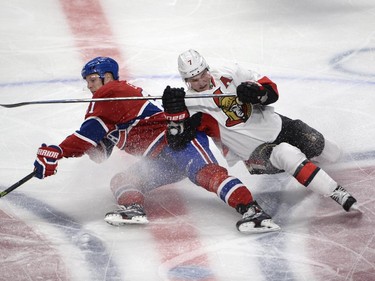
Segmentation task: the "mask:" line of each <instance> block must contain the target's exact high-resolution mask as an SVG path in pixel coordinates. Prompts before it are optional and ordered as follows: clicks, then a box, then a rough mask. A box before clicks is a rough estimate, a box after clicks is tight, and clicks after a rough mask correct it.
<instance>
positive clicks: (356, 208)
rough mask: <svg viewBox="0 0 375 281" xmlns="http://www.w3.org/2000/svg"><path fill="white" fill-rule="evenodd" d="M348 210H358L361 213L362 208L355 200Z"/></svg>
mask: <svg viewBox="0 0 375 281" xmlns="http://www.w3.org/2000/svg"><path fill="white" fill-rule="evenodd" d="M349 212H358V213H363V210H362V209H361V208H360V207H359V204H358V203H357V202H356V203H354V204H353V205H352V206H351V207H350V209H349Z"/></svg>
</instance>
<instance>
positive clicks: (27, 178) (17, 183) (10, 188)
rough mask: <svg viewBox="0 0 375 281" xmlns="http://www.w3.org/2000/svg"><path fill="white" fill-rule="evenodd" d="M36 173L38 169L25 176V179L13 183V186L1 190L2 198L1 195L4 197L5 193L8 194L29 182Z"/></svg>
mask: <svg viewBox="0 0 375 281" xmlns="http://www.w3.org/2000/svg"><path fill="white" fill-rule="evenodd" d="M35 174H36V171H33V172H31V173H30V174H28V175H27V176H26V177H24V178H23V179H20V180H19V181H18V182H16V183H15V184H13V185H12V186H10V187H8V188H7V189H5V190H4V191H2V192H0V198H1V197H4V196H5V195H7V194H8V193H10V192H12V191H13V190H15V189H16V188H17V187H19V186H21V185H23V184H24V183H25V182H27V181H28V180H30V179H31V178H33V177H34V176H35Z"/></svg>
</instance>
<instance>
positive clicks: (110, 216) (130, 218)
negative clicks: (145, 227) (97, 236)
mask: <svg viewBox="0 0 375 281" xmlns="http://www.w3.org/2000/svg"><path fill="white" fill-rule="evenodd" d="M104 220H105V221H106V222H107V223H109V224H111V225H115V226H119V225H124V224H146V223H148V220H147V217H146V214H145V212H144V210H143V207H142V206H141V205H139V204H132V205H129V206H123V205H120V206H119V209H118V210H115V211H113V212H109V213H107V214H106V215H105V218H104Z"/></svg>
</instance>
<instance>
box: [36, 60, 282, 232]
mask: <svg viewBox="0 0 375 281" xmlns="http://www.w3.org/2000/svg"><path fill="white" fill-rule="evenodd" d="M118 70H119V67H118V64H117V62H116V61H115V60H113V59H111V58H108V57H98V58H95V59H93V60H91V61H89V62H88V63H87V64H85V66H84V67H83V69H82V73H81V74H82V77H83V79H85V80H86V82H87V87H88V89H89V90H90V91H91V92H92V94H93V99H96V98H117V97H133V96H142V92H143V90H142V89H141V88H139V87H136V86H134V85H131V84H129V83H128V82H126V81H120V80H119V75H118ZM168 116H169V115H168V114H167V117H168ZM195 122H196V121H195V118H185V123H184V125H185V126H184V128H183V131H184V134H189V141H188V142H186V145H184V147H183V148H181V149H178V150H174V149H171V148H170V147H169V146H168V145H167V141H166V134H165V132H166V127H167V121H166V115H165V114H164V112H163V111H162V110H161V108H160V107H158V106H157V104H155V103H153V102H151V101H148V100H131V101H111V102H91V103H90V104H89V106H88V108H87V112H86V115H85V119H84V122H83V123H82V125H81V127H80V129H79V130H77V131H76V132H75V133H73V134H71V135H69V136H68V137H67V138H66V139H65V140H63V141H62V142H61V143H60V144H59V145H49V146H47V145H45V144H43V145H42V146H41V147H40V148H39V149H38V152H37V158H36V160H35V162H34V166H35V170H36V177H38V178H40V179H43V178H45V177H47V176H51V175H54V174H55V173H56V168H57V163H58V161H59V160H60V159H61V158H63V157H64V158H70V157H80V156H82V155H84V154H87V155H88V156H89V157H90V158H91V159H92V160H94V161H96V162H101V161H102V160H104V159H106V158H108V157H109V156H110V154H111V152H112V150H113V148H114V146H116V147H118V148H119V149H121V150H124V151H125V152H127V153H129V154H132V155H135V156H142V157H141V159H140V160H139V161H138V162H137V163H135V164H134V165H132V167H126V164H124V170H125V171H124V172H122V173H119V174H117V175H115V176H114V177H113V179H112V180H111V184H110V185H111V189H112V191H113V194H114V196H115V198H116V200H117V203H118V204H119V206H120V208H119V209H118V210H115V211H113V212H109V213H107V214H106V216H105V221H106V222H108V223H109V224H112V225H123V224H132V223H138V224H143V223H147V222H148V220H147V217H146V214H145V212H144V209H143V202H144V193H146V192H147V191H150V190H152V189H154V188H157V187H159V186H162V185H166V184H170V183H174V182H177V181H179V180H182V179H183V178H185V177H188V178H189V179H190V180H191V181H192V182H193V183H195V184H197V185H199V186H201V187H203V188H205V189H206V190H208V191H210V192H214V193H216V194H217V195H218V197H219V198H220V199H222V200H223V201H224V202H225V203H226V204H227V205H229V206H230V207H232V208H235V209H236V210H237V211H238V212H239V213H240V214H242V215H243V218H242V219H241V220H239V221H238V222H237V228H238V230H239V231H241V232H245V233H257V232H269V231H276V230H279V229H280V228H279V226H278V225H276V224H275V223H274V222H273V221H272V219H271V217H270V216H269V215H268V214H266V213H265V212H264V211H263V210H262V209H261V208H260V206H259V205H258V204H257V203H256V202H255V201H254V199H253V196H252V194H251V192H250V191H249V189H248V188H247V187H246V186H245V185H244V184H243V183H242V182H241V181H240V180H239V179H237V178H235V177H233V176H230V175H228V171H227V170H226V169H225V168H223V167H221V166H219V165H218V164H217V160H216V159H215V157H214V155H213V154H212V152H211V151H210V150H209V142H208V138H207V136H206V134H205V133H203V132H196V126H195ZM180 129H181V128H180ZM126 168H128V169H126Z"/></svg>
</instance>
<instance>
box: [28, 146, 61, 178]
mask: <svg viewBox="0 0 375 281" xmlns="http://www.w3.org/2000/svg"><path fill="white" fill-rule="evenodd" d="M62 155H63V153H62V150H61V148H60V147H58V146H56V145H50V146H47V145H46V144H44V143H43V144H42V146H41V147H39V149H38V152H37V157H36V160H35V162H34V167H35V171H36V174H35V177H37V178H38V179H44V178H45V177H48V176H52V175H54V174H56V172H57V170H56V168H57V161H58V160H59V159H61V158H62Z"/></svg>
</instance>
